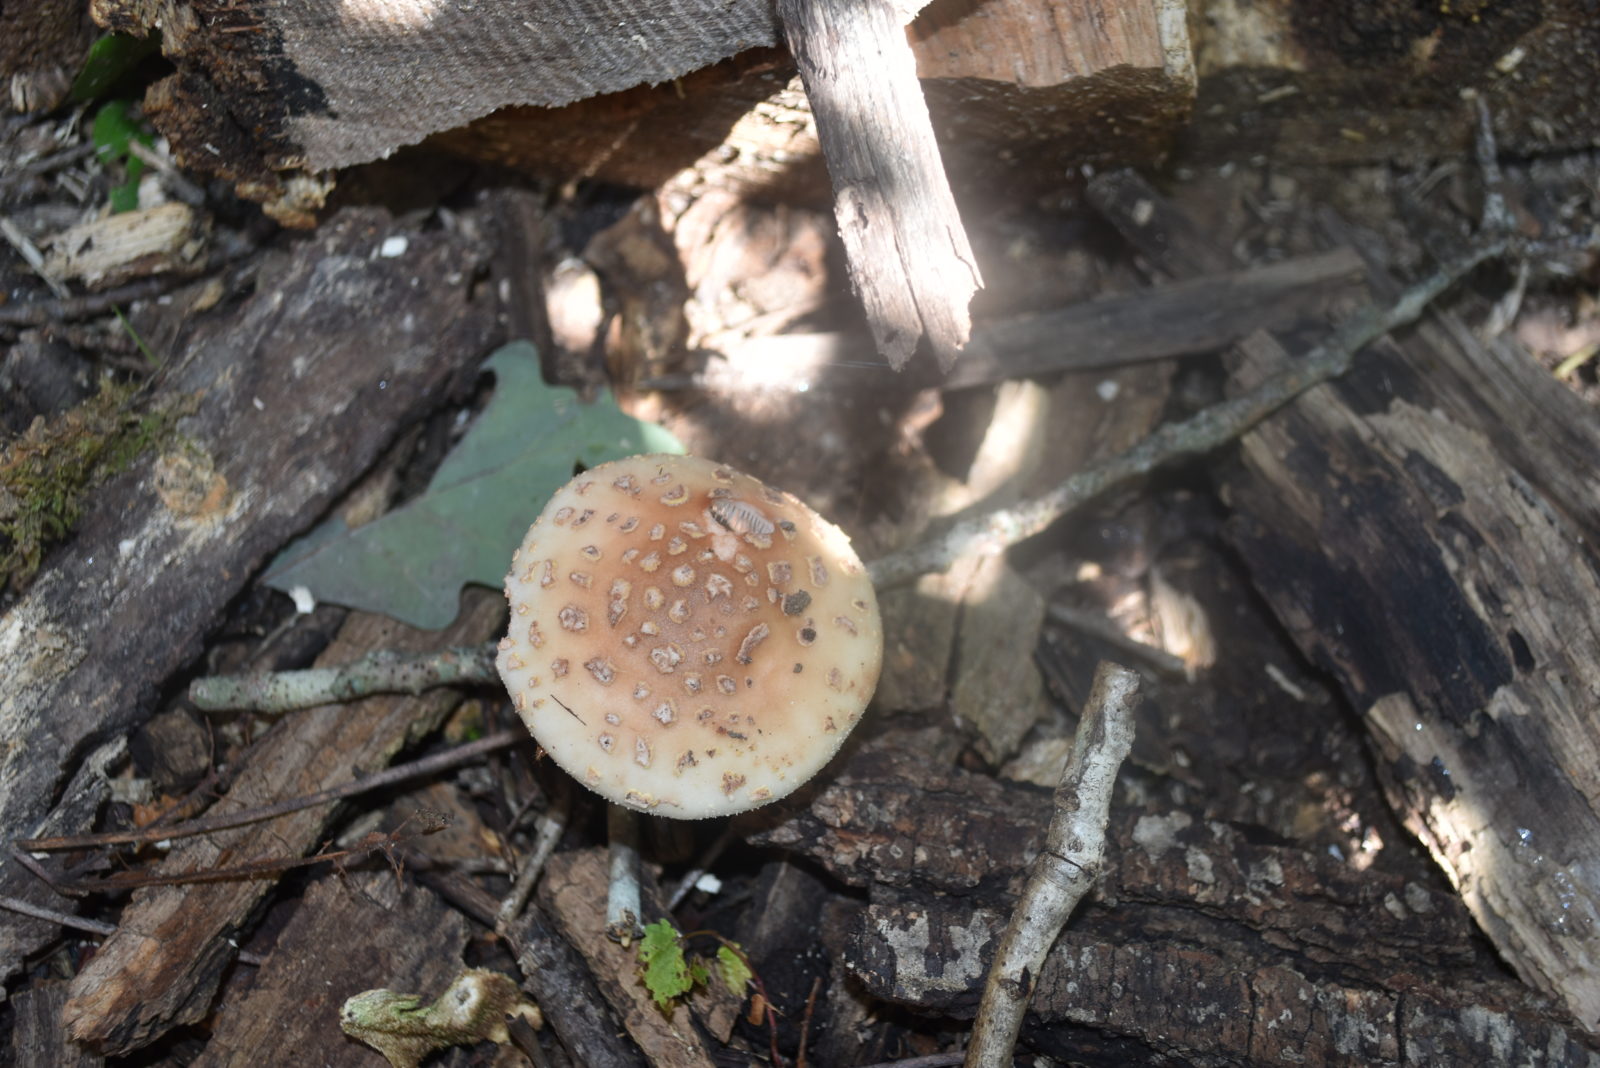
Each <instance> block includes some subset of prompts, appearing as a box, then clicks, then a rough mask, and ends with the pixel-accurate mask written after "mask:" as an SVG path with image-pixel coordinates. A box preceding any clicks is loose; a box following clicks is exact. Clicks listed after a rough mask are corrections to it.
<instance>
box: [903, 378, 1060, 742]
mask: <svg viewBox="0 0 1600 1068" xmlns="http://www.w3.org/2000/svg"><path fill="white" fill-rule="evenodd" d="M1051 402H1052V398H1051V391H1050V390H1048V389H1046V388H1045V387H1043V386H1040V385H1038V384H1036V383H1033V382H1026V381H1023V382H1008V383H1005V384H1003V385H1001V386H1000V387H998V388H997V389H996V390H995V403H994V407H993V410H992V411H990V412H984V413H983V415H984V416H985V417H986V418H987V425H986V426H982V425H981V424H979V426H982V434H983V437H982V440H981V442H980V443H979V446H978V449H977V453H976V455H975V456H974V457H973V459H972V462H971V464H970V465H969V467H968V469H967V472H966V477H965V478H964V479H963V480H962V481H961V482H959V483H958V482H955V481H953V480H950V479H947V478H945V477H944V476H943V475H941V474H939V473H937V472H935V471H933V470H931V469H930V470H928V471H927V473H926V475H927V478H928V480H929V482H930V483H932V484H931V485H930V486H929V487H928V488H927V489H925V490H924V491H922V492H920V493H917V494H916V498H917V505H916V507H915V509H914V510H912V512H911V514H910V515H909V516H906V517H904V518H903V521H902V522H903V525H902V528H901V530H900V531H899V532H897V533H898V536H899V537H901V538H904V539H906V540H913V541H914V540H916V539H917V538H919V537H921V536H922V535H923V533H924V530H925V528H926V525H927V523H928V521H929V520H930V519H932V518H934V517H949V518H953V517H958V516H967V515H979V514H983V512H985V511H986V510H989V509H993V508H996V507H1001V506H1004V505H1007V504H1011V503H1013V502H1015V501H1016V500H1017V498H1018V497H1020V496H1021V495H1022V491H1023V488H1024V486H1025V485H1026V484H1027V483H1028V482H1029V480H1030V478H1032V477H1034V476H1036V475H1038V474H1039V473H1040V470H1041V468H1042V467H1044V468H1048V471H1047V473H1046V475H1045V477H1046V479H1047V480H1051V479H1053V478H1054V477H1056V476H1057V475H1058V474H1064V473H1065V470H1066V469H1069V468H1070V466H1071V465H1072V464H1073V462H1074V460H1075V458H1076V457H1077V454H1076V453H1073V452H1070V451H1063V452H1055V453H1052V452H1051V451H1050V450H1048V449H1047V448H1046V447H1045V445H1046V440H1047V438H1048V436H1049V433H1050V430H1049V427H1050V425H1051V424H1052V422H1054V421H1055V419H1053V418H1052V406H1051ZM1079 402H1080V403H1081V400H1080V401H1079ZM1073 403H1074V402H1073V400H1071V399H1068V401H1067V405H1068V407H1069V408H1070V407H1071V405H1072V404H1073ZM1060 410H1061V409H1056V411H1057V412H1059V411H1060ZM978 428H979V427H978V426H974V428H973V429H975V430H976V429H978ZM879 604H880V606H881V608H882V611H883V614H884V618H885V620H886V624H885V627H884V670H883V675H882V677H881V678H880V679H879V681H878V691H877V696H876V700H877V701H878V703H879V704H880V705H882V706H883V707H886V708H916V709H927V708H937V707H940V706H943V705H945V704H946V703H947V702H948V703H949V707H950V711H951V714H952V715H954V716H956V717H958V719H959V720H960V722H962V723H963V724H964V725H966V726H969V727H970V728H971V730H972V731H973V734H974V741H975V744H976V746H977V748H978V750H979V752H981V753H982V754H983V756H984V757H985V759H988V760H990V761H993V762H999V761H1002V760H1005V759H1006V758H1007V757H1009V756H1010V755H1011V754H1012V753H1013V752H1014V751H1015V749H1016V747H1017V744H1018V743H1019V742H1020V741H1021V740H1022V737H1023V735H1025V734H1026V733H1027V731H1028V728H1029V727H1031V726H1032V725H1033V724H1034V723H1035V722H1036V721H1037V720H1038V719H1039V718H1040V717H1041V716H1042V715H1044V713H1045V712H1046V711H1047V710H1048V707H1049V706H1048V703H1047V702H1046V700H1045V696H1044V682H1043V679H1042V678H1041V676H1040V674H1039V669H1038V667H1037V665H1035V663H1034V660H1033V648H1034V644H1035V641H1036V640H1037V638H1038V634H1039V628H1040V626H1041V624H1042V623H1043V620H1044V598H1043V597H1042V596H1041V595H1040V593H1039V591H1038V590H1036V589H1034V588H1033V587H1032V586H1031V585H1030V584H1029V583H1028V582H1027V581H1026V580H1025V579H1024V578H1023V577H1022V576H1021V575H1019V574H1017V573H1016V572H1015V571H1014V570H1013V569H1012V567H1011V565H1010V564H1009V562H1007V561H1006V560H1005V559H1004V558H1003V557H1001V556H995V555H983V554H978V553H973V554H970V555H968V556H966V557H964V558H962V559H960V560H958V561H956V562H955V563H953V564H952V565H951V567H950V569H949V570H948V571H946V572H945V573H943V574H931V575H924V576H921V577H920V578H919V579H918V580H917V581H916V582H915V583H913V584H910V585H908V586H907V587H906V588H904V589H897V590H886V591H883V592H882V593H881V595H880V601H879Z"/></svg>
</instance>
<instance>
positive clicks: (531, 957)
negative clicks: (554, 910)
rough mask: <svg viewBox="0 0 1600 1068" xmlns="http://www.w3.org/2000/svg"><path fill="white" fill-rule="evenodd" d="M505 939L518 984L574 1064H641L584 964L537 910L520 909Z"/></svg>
mask: <svg viewBox="0 0 1600 1068" xmlns="http://www.w3.org/2000/svg"><path fill="white" fill-rule="evenodd" d="M590 908H591V909H593V908H594V903H593V902H592V901H591V902H590ZM509 937H510V939H511V942H512V945H513V946H514V947H515V949H516V952H517V966H518V967H519V968H521V969H522V975H523V986H524V987H525V988H526V989H527V990H528V992H529V993H531V994H532V995H533V1000H534V1001H535V1002H536V1003H537V1004H538V1005H539V1008H540V1009H541V1010H542V1011H543V1012H544V1020H545V1023H547V1024H549V1025H550V1029H551V1030H552V1031H554V1032H555V1033H556V1037H558V1038H560V1039H561V1044H562V1045H563V1046H565V1047H566V1048H567V1052H569V1053H571V1054H572V1057H573V1060H574V1062H575V1063H577V1064H580V1065H583V1066H584V1068H645V1064H646V1061H645V1059H644V1055H643V1054H641V1053H640V1052H639V1048H638V1047H637V1046H635V1045H634V1044H633V1042H632V1041H631V1040H630V1039H629V1038H628V1035H627V1032H626V1031H625V1030H624V1029H623V1026H622V1023H621V1021H620V1020H619V1019H618V1018H617V1016H616V1014H615V1013H613V1012H612V1011H611V1006H610V1005H609V1004H608V1003H607V1002H606V1000H605V998H604V997H602V996H601V994H600V989H599V987H597V986H596V985H595V978H594V976H593V975H591V974H590V972H589V966H588V964H587V963H586V962H585V961H584V959H583V957H582V956H581V955H580V954H579V953H578V951H577V950H575V949H573V948H572V946H571V945H570V944H568V942H567V940H566V939H565V938H563V937H562V936H561V934H560V933H559V932H558V931H557V930H556V927H555V924H553V923H552V922H551V920H550V918H549V917H548V916H547V915H545V912H544V910H543V909H542V908H539V907H537V906H535V907H532V908H528V909H525V910H523V911H522V913H521V914H520V915H519V916H518V918H517V920H516V922H515V923H514V924H513V925H512V926H511V928H510V931H509Z"/></svg>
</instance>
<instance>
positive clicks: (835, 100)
mask: <svg viewBox="0 0 1600 1068" xmlns="http://www.w3.org/2000/svg"><path fill="white" fill-rule="evenodd" d="M777 9H778V17H779V19H780V20H781V21H782V23H783V32H784V37H785V39H786V40H787V41H788V43H789V50H790V51H791V52H792V53H793V54H794V57H795V62H796V63H798V64H799V66H800V78H801V81H803V82H804V83H805V87H806V98H807V99H808V100H809V101H810V102H811V110H812V113H813V114H815V115H816V118H817V137H818V139H819V141H820V142H821V144H822V155H823V158H824V159H825V160H827V163H828V177H829V178H830V180H831V181H832V183H833V204H834V215H835V217H836V218H837V219H838V222H839V236H840V238H841V240H842V241H843V243H844V250H845V258H846V260H847V261H848V264H849V268H850V281H851V284H852V286H853V287H854V288H855V291H856V295H857V296H858V297H860V299H861V303H862V304H863V305H864V306H865V308H866V312H867V322H868V324H869V325H870V326H871V328H872V335H873V338H874V340H875V341H876V343H877V348H878V352H879V353H881V354H882V355H883V357H884V358H885V359H886V360H888V361H889V366H891V367H893V368H894V369H895V370H897V371H898V370H899V369H900V368H902V367H904V366H905V363H906V361H907V360H909V359H910V358H911V354H912V353H913V352H915V351H916V349H917V345H918V343H919V342H921V341H922V340H923V339H924V338H926V339H927V342H928V345H929V347H930V349H931V350H932V352H933V354H934V356H935V357H936V358H937V359H938V361H939V364H940V366H941V367H943V368H944V369H945V370H946V371H948V370H949V369H950V368H951V367H952V366H953V365H954V364H955V361H956V357H957V356H958V355H959V354H960V351H961V349H962V348H963V347H964V346H965V345H966V343H967V339H968V337H969V336H970V334H971V329H972V318H971V315H970V314H969V312H968V308H967V305H968V303H969V302H970V301H971V299H972V295H973V294H974V293H975V292H977V291H978V290H979V289H981V288H982V287H983V276H982V275H981V273H980V272H979V271H978V265H977V261H976V259H975V258H974V257H973V254H972V246H971V245H970V244H969V243H968V241H967V232H966V229H965V227H964V226H963V225H962V223H961V213H960V211H959V210H958V209H957V208H956V202H955V197H954V196H952V195H951V192H950V183H949V180H948V179H947V178H946V177H945V173H944V163H943V161H942V160H941V159H940V158H939V146H938V143H937V142H936V141H935V140H934V136H933V125H932V122H931V120H930V119H929V118H928V107H927V104H926V103H925V102H924V101H923V99H922V88H921V86H920V85H919V84H918V82H917V71H916V63H915V61H914V60H913V59H912V56H911V46H910V45H909V44H908V43H907V41H906V37H905V31H904V30H903V29H902V28H901V26H900V21H899V19H898V18H897V17H896V12H895V9H894V4H893V3H892V2H891V0H778V5H777Z"/></svg>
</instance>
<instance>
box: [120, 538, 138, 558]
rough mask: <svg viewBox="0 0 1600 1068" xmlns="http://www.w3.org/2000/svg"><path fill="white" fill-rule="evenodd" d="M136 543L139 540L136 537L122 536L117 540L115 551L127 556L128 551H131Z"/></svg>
mask: <svg viewBox="0 0 1600 1068" xmlns="http://www.w3.org/2000/svg"><path fill="white" fill-rule="evenodd" d="M138 544H139V541H138V539H137V538H123V539H122V540H121V541H119V542H117V552H119V553H121V554H122V555H123V556H127V555H128V554H129V553H131V552H133V550H134V548H135V547H136V546H137V545H138Z"/></svg>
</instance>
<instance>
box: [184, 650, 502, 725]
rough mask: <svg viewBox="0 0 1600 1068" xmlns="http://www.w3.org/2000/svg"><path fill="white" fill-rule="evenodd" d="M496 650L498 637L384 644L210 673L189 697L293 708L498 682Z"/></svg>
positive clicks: (264, 708) (209, 706)
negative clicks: (282, 666) (330, 660)
mask: <svg viewBox="0 0 1600 1068" xmlns="http://www.w3.org/2000/svg"><path fill="white" fill-rule="evenodd" d="M494 654H495V646H494V643H493V642H489V643H486V644H484V645H463V646H457V647H455V648H453V649H445V650H443V651H442V652H437V653H424V654H419V655H417V656H401V655H399V654H398V653H394V652H390V651H387V650H380V651H379V652H376V653H371V654H369V655H367V656H364V657H362V658H361V659H359V660H352V661H351V662H350V663H348V664H342V665H340V666H339V667H332V668H311V669H309V670H306V671H257V672H251V673H250V674H247V675H209V676H207V677H205V678H201V679H196V680H194V682H193V683H192V684H190V686H189V700H191V701H193V702H194V704H195V707H196V708H199V709H201V710H202V711H206V712H217V711H221V710H223V709H248V710H250V711H253V712H292V711H294V710H295V709H297V708H315V707H316V706H317V705H326V704H333V703H335V702H342V701H355V700H358V699H360V698H362V697H371V696H372V695H374V694H380V693H408V694H412V695H415V694H419V693H421V692H422V691H424V690H428V689H431V688H433V687H435V686H449V685H451V684H454V683H471V684H479V683H485V684H487V683H494V682H497V681H498V680H499V676H498V675H497V674H496V673H495V669H494Z"/></svg>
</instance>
